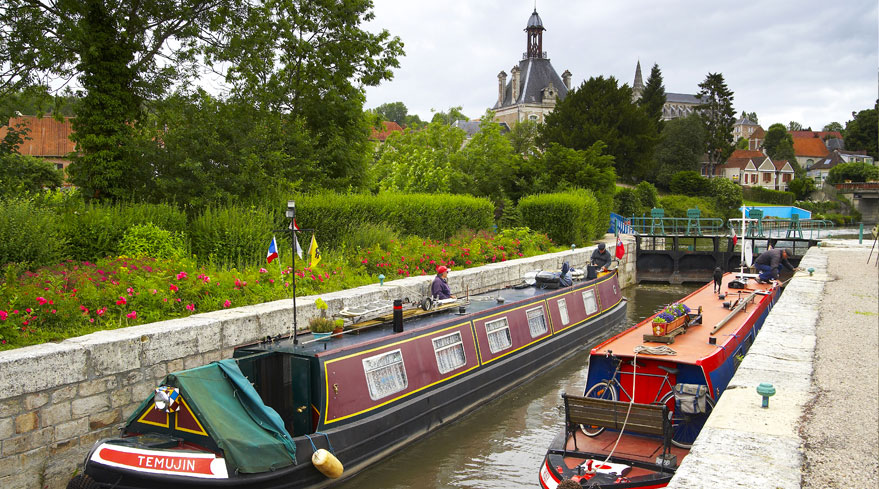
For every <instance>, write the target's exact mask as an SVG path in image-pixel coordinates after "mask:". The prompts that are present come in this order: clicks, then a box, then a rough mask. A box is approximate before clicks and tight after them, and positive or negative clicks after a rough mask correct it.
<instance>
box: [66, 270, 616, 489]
mask: <svg viewBox="0 0 879 489" xmlns="http://www.w3.org/2000/svg"><path fill="white" fill-rule="evenodd" d="M625 314H626V301H625V299H624V298H623V296H622V293H621V290H620V286H619V282H618V279H617V274H616V272H612V273H610V274H606V275H603V276H600V277H598V278H596V279H593V280H588V281H583V282H575V283H574V284H573V285H572V286H569V287H561V288H558V289H551V288H542V287H526V288H509V289H504V290H501V291H496V292H492V293H490V294H484V295H482V296H474V297H471V298H470V299H469V301H468V303H467V304H466V309H465V310H463V311H462V310H461V308H459V307H457V306H456V307H451V308H447V309H443V310H439V311H434V312H433V313H430V314H428V313H425V314H422V315H413V316H410V317H407V318H406V319H399V320H397V319H395V320H394V321H392V322H390V323H383V324H379V325H377V326H371V327H363V328H357V329H354V330H353V332H355V333H356V334H348V332H346V334H343V335H341V336H340V337H337V338H332V339H329V340H328V341H321V340H316V339H314V338H312V335H308V334H306V335H298V338H296V341H294V338H285V339H275V340H271V341H264V342H260V343H257V344H252V345H247V346H243V347H240V348H238V349H237V350H236V351H235V353H234V356H233V358H232V359H228V360H224V361H221V362H215V363H212V364H210V365H205V366H202V367H198V368H193V369H189V370H184V371H181V372H176V373H173V374H170V375H168V376H167V377H166V378H165V379H164V381H163V383H162V385H160V386H157V388H156V390H155V392H154V393H150V395H149V397H148V398H147V399H146V400H145V401H144V402H143V403H142V404H141V405H140V407H139V409H137V410H135V412H133V413H132V414H131V416H130V417H129V418H128V420H127V422H126V425H125V427H124V429H123V430H122V434H121V436H119V437H118V438H113V439H105V440H100V441H99V442H97V443H96V444H95V446H94V447H93V448H92V450H91V451H90V453H89V454H88V455H87V457H86V460H85V465H84V467H83V470H82V473H81V474H80V475H78V476H76V477H75V478H74V479H73V480H72V481H71V482H70V484H69V485H68V487H69V488H70V489H75V488H85V487H89V488H91V487H100V488H111V487H112V488H114V489H135V488H138V489H141V488H162V489H166V488H168V487H174V488H184V489H185V488H205V487H214V488H216V487H219V488H248V489H251V488H252V489H257V488H259V489H262V488H306V487H309V488H310V487H324V486H328V485H332V484H333V482H334V481H337V480H340V479H343V478H346V477H348V476H351V475H353V474H355V473H357V472H358V471H359V470H361V469H363V468H365V467H368V466H369V465H370V464H373V463H375V462H377V461H378V460H380V459H382V458H383V457H385V456H387V455H389V454H391V453H393V452H394V451H396V450H398V449H400V447H402V446H404V445H405V444H407V443H409V442H411V441H413V440H416V439H418V438H420V437H423V436H425V435H427V434H428V433H430V432H432V431H434V430H436V429H437V428H439V427H440V426H443V425H444V424H446V423H449V422H451V421H453V420H455V419H457V418H459V417H461V416H463V415H465V414H467V413H468V412H470V411H472V410H473V409H475V408H477V407H478V406H480V405H481V404H483V403H485V402H487V401H489V400H491V399H493V398H495V397H496V396H498V395H500V394H502V393H504V392H506V391H508V390H510V389H513V388H515V387H516V386H518V385H519V384H522V383H523V382H526V381H528V380H529V379H531V378H533V377H534V376H535V375H536V374H537V373H539V372H543V371H545V370H547V369H550V368H552V367H553V366H555V365H556V364H558V363H559V362H561V361H562V360H563V359H564V358H566V357H569V356H570V355H572V354H574V353H575V352H577V351H578V350H581V349H583V348H586V347H587V346H588V345H591V344H595V343H596V342H597V341H599V340H601V339H602V338H605V337H606V336H607V335H608V333H609V332H610V331H611V329H612V328H614V327H616V328H618V327H619V326H621V325H622V324H623V322H624V321H625ZM400 316H402V314H401V315H399V316H398V317H400Z"/></svg>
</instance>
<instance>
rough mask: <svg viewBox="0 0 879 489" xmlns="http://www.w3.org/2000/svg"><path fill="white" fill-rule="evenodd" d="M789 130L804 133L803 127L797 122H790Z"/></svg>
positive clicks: (788, 124)
mask: <svg viewBox="0 0 879 489" xmlns="http://www.w3.org/2000/svg"><path fill="white" fill-rule="evenodd" d="M787 128H788V130H791V131H802V130H803V125H802V124H800V123H799V122H797V121H790V122H788V123H787Z"/></svg>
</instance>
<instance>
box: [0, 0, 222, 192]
mask: <svg viewBox="0 0 879 489" xmlns="http://www.w3.org/2000/svg"><path fill="white" fill-rule="evenodd" d="M235 5H236V4H235V3H234V2H231V1H230V0H156V1H152V2H140V1H136V0H120V1H117V2H108V1H104V0H85V1H81V2H34V1H30V0H7V1H6V2H5V6H4V7H3V8H0V46H2V47H3V49H0V66H2V67H3V68H4V70H3V71H2V73H0V77H2V78H0V92H4V91H8V90H15V89H18V88H21V87H26V86H31V85H35V84H41V85H49V82H50V81H51V80H53V79H58V78H60V79H66V80H69V79H71V78H73V77H74V76H76V77H78V80H79V82H80V83H81V84H82V87H83V93H82V101H81V103H80V104H79V106H78V108H77V110H76V112H77V115H78V117H77V118H76V119H75V120H74V131H75V134H76V136H75V137H76V138H77V144H78V146H79V150H80V152H81V153H82V156H81V157H79V158H77V159H75V161H74V163H73V165H71V166H70V177H71V180H72V181H73V182H74V183H76V184H77V185H79V186H80V187H82V188H83V189H84V190H85V191H86V195H88V196H89V197H93V198H120V197H123V196H129V195H131V193H132V192H133V190H134V189H135V188H136V187H138V186H139V185H140V184H142V183H144V181H143V179H144V178H147V177H148V175H146V174H145V172H143V171H141V169H140V168H138V164H137V161H136V160H134V159H133V158H132V156H133V155H132V153H131V151H130V147H129V144H128V143H129V142H130V141H131V140H132V135H133V131H134V129H135V128H134V126H135V125H136V124H137V123H138V121H139V120H141V116H142V107H143V104H144V101H146V100H148V99H150V98H151V97H154V96H157V95H159V94H161V93H163V92H164V91H165V90H166V89H167V87H168V86H170V85H171V84H172V83H175V82H178V81H180V80H182V79H185V78H187V76H189V75H190V74H191V73H192V71H191V70H190V69H189V68H190V67H192V66H193V60H194V59H195V54H196V52H197V51H198V49H199V48H200V47H201V46H203V45H204V43H203V41H202V39H207V38H210V37H211V35H210V32H212V31H213V26H214V25H217V24H218V19H220V18H221V17H222V16H225V15H227V14H229V13H230V12H233V11H235V8H234V7H235Z"/></svg>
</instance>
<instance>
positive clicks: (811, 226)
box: [727, 218, 834, 239]
mask: <svg viewBox="0 0 879 489" xmlns="http://www.w3.org/2000/svg"><path fill="white" fill-rule="evenodd" d="M727 227H728V230H729V231H728V232H729V233H730V234H731V233H732V230H733V229H735V230H736V234H738V235H741V233H742V220H741V219H740V218H739V219H730V220H729V223H728V224H727ZM833 227H834V224H833V221H828V220H824V219H799V220H795V219H783V218H764V219H745V237H748V238H767V239H785V238H800V239H821V232H822V231H827V230H828V229H831V228H833Z"/></svg>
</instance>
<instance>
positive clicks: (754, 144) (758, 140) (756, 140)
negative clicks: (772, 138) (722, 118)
mask: <svg viewBox="0 0 879 489" xmlns="http://www.w3.org/2000/svg"><path fill="white" fill-rule="evenodd" d="M765 140H766V131H764V130H763V128H762V127H760V126H757V129H755V130H754V131H753V132H752V133H751V136H750V137H748V149H749V150H752V151H757V150H761V149H763V141H765Z"/></svg>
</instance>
